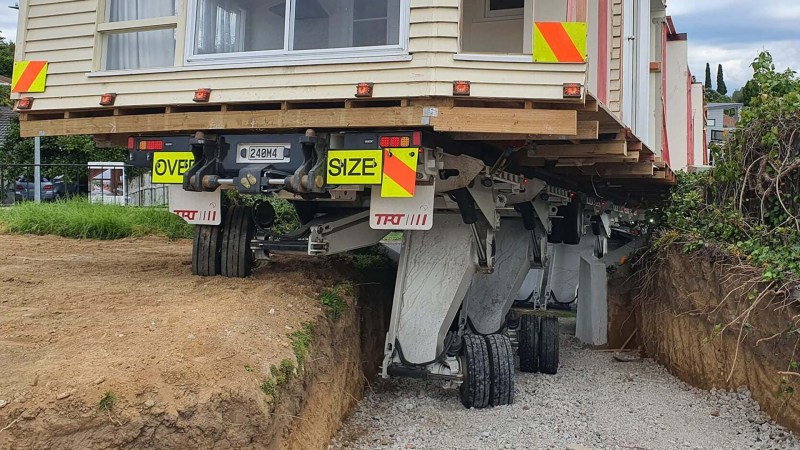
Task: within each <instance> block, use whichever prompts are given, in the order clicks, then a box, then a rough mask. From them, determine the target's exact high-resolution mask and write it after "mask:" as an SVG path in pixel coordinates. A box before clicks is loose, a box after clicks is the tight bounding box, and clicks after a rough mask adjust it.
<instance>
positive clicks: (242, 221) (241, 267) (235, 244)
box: [220, 205, 254, 278]
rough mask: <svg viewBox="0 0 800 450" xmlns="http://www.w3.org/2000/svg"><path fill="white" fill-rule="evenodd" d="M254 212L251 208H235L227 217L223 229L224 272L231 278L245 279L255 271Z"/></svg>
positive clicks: (222, 254)
mask: <svg viewBox="0 0 800 450" xmlns="http://www.w3.org/2000/svg"><path fill="white" fill-rule="evenodd" d="M253 232H254V225H253V210H252V208H250V207H249V206H240V205H237V206H234V207H232V208H230V209H229V210H228V212H227V214H226V216H225V225H224V227H223V228H222V252H221V257H222V270H221V272H220V273H221V274H222V275H223V276H225V277H229V278H244V277H247V276H249V275H250V273H251V272H252V270H253V252H252V250H250V241H252V240H253Z"/></svg>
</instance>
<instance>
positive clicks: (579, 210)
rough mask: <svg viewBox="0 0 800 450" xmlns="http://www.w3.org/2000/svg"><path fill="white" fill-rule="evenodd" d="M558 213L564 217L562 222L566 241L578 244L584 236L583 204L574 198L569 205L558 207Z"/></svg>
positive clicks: (568, 243)
mask: <svg viewBox="0 0 800 450" xmlns="http://www.w3.org/2000/svg"><path fill="white" fill-rule="evenodd" d="M558 215H560V216H563V217H564V218H563V219H562V223H560V225H561V226H562V227H563V229H562V233H563V236H564V243H565V244H567V245H578V244H579V243H580V242H581V237H582V236H583V206H582V205H581V202H580V201H579V200H573V201H571V202H570V203H569V205H566V206H562V207H560V208H558ZM554 226H555V224H554Z"/></svg>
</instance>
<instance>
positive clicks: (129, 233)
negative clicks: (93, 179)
mask: <svg viewBox="0 0 800 450" xmlns="http://www.w3.org/2000/svg"><path fill="white" fill-rule="evenodd" d="M0 230H2V231H4V232H7V233H17V234H37V235H55V236H62V237H68V238H76V239H122V238H127V237H139V236H147V235H155V236H165V237H167V238H169V239H180V238H192V235H193V230H194V227H193V226H192V225H189V224H187V223H186V222H184V221H183V220H182V219H181V218H179V217H178V216H176V215H174V214H172V213H170V212H169V211H167V210H166V209H161V208H139V207H133V206H118V205H103V204H97V203H89V202H88V201H87V200H82V199H72V200H68V201H63V202H53V203H40V204H36V203H33V202H25V203H20V204H18V205H16V206H14V207H11V208H5V210H4V211H3V212H2V213H0Z"/></svg>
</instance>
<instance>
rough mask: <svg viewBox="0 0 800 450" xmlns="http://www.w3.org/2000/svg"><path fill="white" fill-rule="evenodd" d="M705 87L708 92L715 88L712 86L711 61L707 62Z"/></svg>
mask: <svg viewBox="0 0 800 450" xmlns="http://www.w3.org/2000/svg"><path fill="white" fill-rule="evenodd" d="M705 88H706V92H708V91H711V90H713V89H714V87H713V86H711V65H710V64H709V63H706V82H705Z"/></svg>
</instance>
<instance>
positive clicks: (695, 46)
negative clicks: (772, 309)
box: [0, 0, 800, 93]
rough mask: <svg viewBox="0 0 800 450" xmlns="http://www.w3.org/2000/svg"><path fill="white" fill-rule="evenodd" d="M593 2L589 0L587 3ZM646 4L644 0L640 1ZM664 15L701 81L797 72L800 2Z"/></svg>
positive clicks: (679, 8)
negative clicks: (769, 70) (768, 70)
mask: <svg viewBox="0 0 800 450" xmlns="http://www.w3.org/2000/svg"><path fill="white" fill-rule="evenodd" d="M590 1H594V0H590ZM641 1H644V2H648V0H641ZM16 3H17V1H16V0H0V32H2V36H4V37H5V38H6V39H9V40H16V28H17V27H16V21H17V12H16V11H15V10H13V9H9V8H8V6H13V5H15V4H16ZM667 3H668V8H667V10H668V13H669V14H670V15H672V17H673V19H674V20H675V26H676V27H677V28H678V31H679V32H681V33H688V34H689V66H690V68H691V70H692V73H693V74H694V75H695V76H696V77H697V79H698V81H703V78H704V74H705V65H706V62H709V63H711V66H712V68H713V70H712V72H713V74H712V78H713V80H714V83H716V70H717V69H716V68H717V64H722V66H723V69H724V72H725V81H726V84H727V85H728V90H729V91H730V92H729V93H731V92H733V89H735V88H738V87H741V86H742V85H743V84H744V83H745V82H746V81H747V80H749V79H750V76H751V74H752V72H751V69H750V63H751V62H752V61H753V59H754V58H755V57H756V55H758V52H759V51H761V50H769V51H770V52H771V53H772V56H773V57H774V58H775V64H776V65H777V66H778V68H779V69H781V70H782V69H785V68H786V67H788V66H790V65H791V66H792V68H793V69H795V70H800V0H758V1H754V0H668V2H667Z"/></svg>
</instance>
